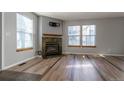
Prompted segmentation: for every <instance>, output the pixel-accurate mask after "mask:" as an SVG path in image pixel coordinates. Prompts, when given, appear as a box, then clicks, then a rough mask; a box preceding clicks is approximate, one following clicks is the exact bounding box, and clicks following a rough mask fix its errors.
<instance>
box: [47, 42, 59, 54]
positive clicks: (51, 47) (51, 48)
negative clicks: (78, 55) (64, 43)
mask: <svg viewBox="0 0 124 93" xmlns="http://www.w3.org/2000/svg"><path fill="white" fill-rule="evenodd" d="M58 50H59V49H58V44H46V55H51V54H57V53H58V52H59V51H58Z"/></svg>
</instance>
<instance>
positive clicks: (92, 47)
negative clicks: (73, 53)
mask: <svg viewBox="0 0 124 93" xmlns="http://www.w3.org/2000/svg"><path fill="white" fill-rule="evenodd" d="M68 47H80V48H96V46H73V45H68Z"/></svg>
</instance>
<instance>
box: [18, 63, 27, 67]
mask: <svg viewBox="0 0 124 93" xmlns="http://www.w3.org/2000/svg"><path fill="white" fill-rule="evenodd" d="M25 64H26V63H22V64H19V65H18V66H22V65H25Z"/></svg>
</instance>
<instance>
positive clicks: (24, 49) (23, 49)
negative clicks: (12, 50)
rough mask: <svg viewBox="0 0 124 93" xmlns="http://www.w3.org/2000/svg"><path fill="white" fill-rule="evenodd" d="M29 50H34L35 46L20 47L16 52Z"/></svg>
mask: <svg viewBox="0 0 124 93" xmlns="http://www.w3.org/2000/svg"><path fill="white" fill-rule="evenodd" d="M29 50H33V48H20V49H16V52H22V51H29Z"/></svg>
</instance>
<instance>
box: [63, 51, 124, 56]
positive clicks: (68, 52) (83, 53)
mask: <svg viewBox="0 0 124 93" xmlns="http://www.w3.org/2000/svg"><path fill="white" fill-rule="evenodd" d="M63 54H77V55H80V54H84V55H85V54H86V55H99V54H102V53H72V52H63ZM102 55H107V56H124V54H104V53H103V54H102Z"/></svg>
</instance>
